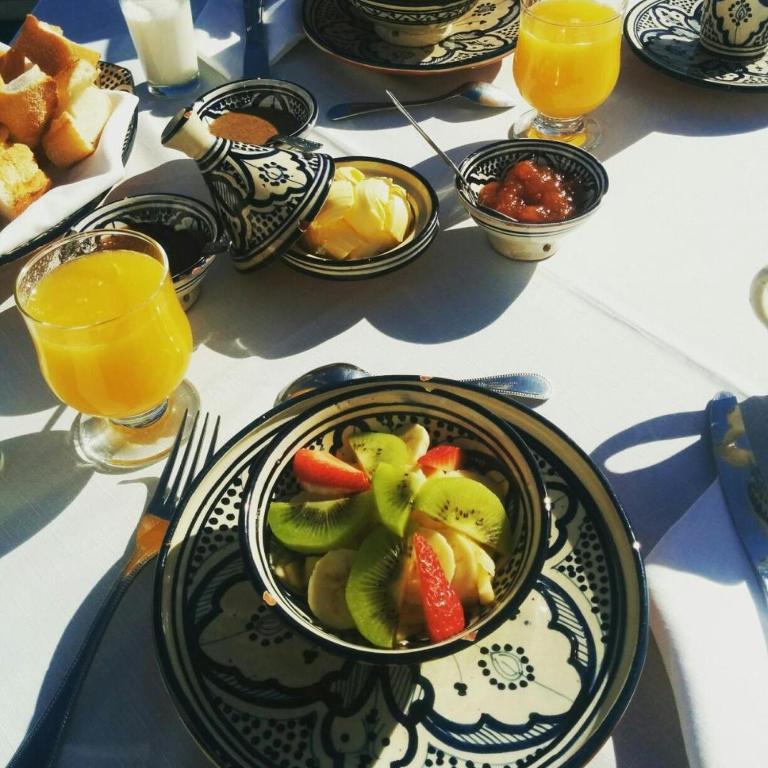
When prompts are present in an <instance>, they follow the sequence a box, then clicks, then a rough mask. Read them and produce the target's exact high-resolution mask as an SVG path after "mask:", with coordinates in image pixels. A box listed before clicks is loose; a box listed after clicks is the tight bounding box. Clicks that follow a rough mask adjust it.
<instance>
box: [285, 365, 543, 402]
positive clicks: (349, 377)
mask: <svg viewBox="0 0 768 768" xmlns="http://www.w3.org/2000/svg"><path fill="white" fill-rule="evenodd" d="M370 375H371V374H370V373H368V371H366V370H364V369H363V368H360V367H359V366H357V365H353V364H352V363H329V364H328V365H321V366H320V367H319V368H313V369H312V370H311V371H307V372H306V373H303V374H302V375H301V376H299V377H298V378H296V379H294V380H293V381H292V382H291V383H290V384H288V385H287V386H286V387H283V389H282V390H281V392H280V394H279V395H278V396H277V398H276V400H275V405H280V403H284V402H285V401H286V400H290V399H291V398H294V397H298V396H299V395H304V394H306V393H308V392H313V391H314V390H316V389H319V388H320V387H326V386H330V385H332V384H344V383H346V382H349V381H354V380H355V379H361V378H363V377H365V376H370ZM459 381H461V382H463V383H466V384H474V385H476V386H479V387H483V388H484V389H487V390H489V391H491V392H494V393H496V394H497V395H504V396H505V397H509V398H511V399H513V400H519V401H522V402H524V403H526V404H527V405H538V404H539V403H543V402H545V401H546V400H548V399H549V397H550V395H551V394H552V385H551V384H550V382H549V379H547V378H546V376H542V375H541V374H540V373H502V374H498V375H496V376H480V377H478V378H474V379H459Z"/></svg>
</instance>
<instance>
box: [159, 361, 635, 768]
mask: <svg viewBox="0 0 768 768" xmlns="http://www.w3.org/2000/svg"><path fill="white" fill-rule="evenodd" d="M423 380H424V377H419V376H408V375H388V376H370V377H365V378H361V379H357V380H355V381H354V382H350V383H347V384H344V385H341V386H339V385H328V386H324V387H319V388H318V389H316V390H314V391H313V392H308V393H306V394H304V395H300V396H298V397H296V398H293V399H292V400H290V401H287V402H285V403H281V404H280V405H278V406H275V407H273V408H271V409H270V410H268V411H266V412H265V413H263V414H262V415H261V416H259V417H257V418H256V419H254V420H253V421H252V422H251V423H250V424H248V425H247V426H245V427H243V428H242V429H241V430H240V431H239V432H238V433H237V434H235V435H234V436H233V437H232V438H230V439H229V440H228V441H227V442H226V443H225V444H224V445H223V446H222V447H221V448H220V449H219V450H217V451H216V453H215V454H214V456H213V457H212V459H211V461H210V463H209V465H208V467H212V466H214V465H215V464H216V463H217V462H218V461H219V460H220V459H221V457H223V456H224V455H225V454H226V453H227V452H228V451H229V450H231V449H232V448H233V447H234V446H235V445H237V443H239V442H240V441H242V440H244V439H245V438H246V437H247V436H248V435H249V434H250V433H252V432H254V431H255V430H258V429H259V428H260V426H261V425H262V424H264V423H265V422H266V421H267V420H269V419H271V418H273V417H275V416H277V415H279V414H280V413H281V412H282V411H285V410H287V409H288V408H290V407H292V406H294V405H300V404H301V403H302V402H305V401H308V400H310V399H312V398H314V397H317V396H325V395H328V394H330V393H332V392H333V391H335V390H338V391H339V392H346V393H348V394H352V393H354V392H356V391H357V390H358V389H360V388H361V387H362V388H364V387H365V386H366V385H371V384H374V383H384V382H393V383H403V382H406V381H407V382H414V381H423ZM429 380H430V381H433V382H435V383H437V384H444V385H448V386H452V387H460V388H461V389H462V390H466V391H467V393H468V394H469V395H471V394H472V393H473V392H475V393H477V394H479V395H482V396H483V397H487V398H491V399H493V400H497V401H499V403H500V404H502V405H504V406H505V407H506V408H513V409H516V410H519V411H521V412H522V413H523V414H524V415H525V416H526V418H530V419H532V420H533V421H535V422H538V424H539V425H540V426H541V427H542V428H544V429H545V430H547V431H549V432H551V433H552V434H553V435H554V436H555V437H556V438H558V439H559V440H562V441H563V442H564V443H565V444H566V445H567V446H569V447H570V448H571V450H573V451H574V453H575V454H576V455H577V457H579V458H580V459H581V460H582V461H583V462H584V464H585V465H586V467H587V468H588V469H589V471H591V473H592V475H593V477H594V479H595V480H596V481H597V483H598V485H600V486H601V488H602V490H603V492H604V493H605V494H606V496H607V497H608V499H609V501H610V505H611V507H612V509H613V511H614V512H615V515H616V521H617V522H618V524H619V527H620V528H622V529H623V530H624V531H625V534H626V542H625V544H626V546H627V548H628V549H627V551H628V552H629V553H630V555H631V558H632V565H633V572H634V577H635V579H634V580H633V581H632V585H630V584H629V582H627V588H629V587H630V586H636V587H637V589H638V594H637V598H638V601H639V621H638V628H637V630H638V631H637V641H636V643H635V644H634V649H633V652H632V657H631V660H630V662H629V664H628V670H627V673H626V677H625V678H624V681H623V683H622V685H621V689H620V691H619V693H618V694H616V695H615V696H614V697H613V700H612V703H611V704H610V705H609V709H608V713H607V714H606V715H605V716H604V717H603V719H602V721H601V722H600V724H599V725H598V726H597V728H596V729H595V730H594V732H593V733H592V734H591V735H590V736H589V737H588V738H587V740H586V741H585V742H584V744H582V745H581V747H579V748H578V749H577V750H576V751H575V752H574V753H573V755H571V756H570V757H569V758H566V760H565V761H564V762H563V763H562V764H561V765H560V768H583V766H584V765H585V764H586V763H587V761H588V760H589V759H591V758H592V757H593V756H594V755H595V754H596V753H597V752H598V750H599V749H600V748H601V746H602V745H603V744H604V743H605V742H606V740H607V739H608V737H609V736H610V734H611V732H612V730H613V729H614V727H615V726H616V724H617V722H618V721H619V719H620V718H621V716H622V715H623V713H624V711H625V710H626V708H627V706H628V705H629V702H630V700H631V699H632V696H633V695H634V692H635V690H636V688H637V685H638V682H639V678H640V674H641V672H642V668H643V664H644V662H645V656H646V653H647V648H648V640H649V625H648V608H649V607H648V586H647V581H646V577H645V568H644V566H643V562H642V559H641V557H640V553H639V544H638V542H637V538H636V537H635V534H634V531H633V529H632V526H631V524H630V522H629V519H628V517H627V515H626V513H625V512H624V509H623V507H622V505H621V503H620V502H619V500H618V498H617V497H616V494H615V493H614V491H613V489H612V488H611V486H610V484H609V482H608V481H607V479H606V478H605V475H604V474H603V472H602V471H601V470H600V469H599V467H598V466H597V465H596V464H595V463H594V462H593V461H592V459H591V458H590V457H589V455H588V454H587V453H586V452H585V451H584V450H583V449H581V448H580V447H579V446H578V445H577V444H576V443H575V442H574V441H573V439H572V438H570V437H569V436H568V435H567V434H565V433H564V432H563V431H562V430H561V429H560V428H558V427H557V426H555V425H554V424H553V423H552V422H550V421H548V420H547V419H545V418H544V417H543V416H541V415H539V414H538V413H536V412H535V411H533V410H531V409H529V408H527V407H526V406H524V405H521V404H520V403H517V402H513V401H510V400H509V399H508V398H505V397H504V396H502V395H497V394H495V393H493V392H490V391H488V390H484V389H483V388H481V387H478V386H476V385H473V384H467V383H464V382H458V381H455V380H451V379H445V378H440V377H429ZM273 438H274V435H273V436H272V438H269V439H270V440H271V439H273ZM568 469H569V470H570V471H573V470H571V469H570V466H568ZM203 481H204V473H202V472H201V473H200V474H199V475H198V477H197V478H196V479H195V481H194V482H193V483H192V485H191V487H190V488H189V489H188V491H187V493H186V494H185V495H184V497H183V498H182V499H180V501H179V505H178V507H177V513H176V515H175V516H174V518H173V519H172V521H171V523H170V525H169V527H168V531H167V532H166V535H165V539H164V541H163V544H162V546H161V548H160V551H159V553H158V562H157V568H156V569H155V578H154V585H153V611H152V613H153V619H154V620H153V628H154V640H155V651H156V653H157V655H158V661H159V664H160V669H161V672H162V678H163V682H164V684H165V686H166V689H167V690H168V692H169V694H170V695H171V697H172V699H173V700H174V702H175V704H176V706H177V710H178V712H179V714H180V716H181V719H182V722H183V723H184V724H185V726H186V727H187V729H188V731H189V733H190V735H191V736H192V738H193V739H194V740H195V742H196V743H197V744H198V746H199V747H200V748H201V749H202V751H203V752H204V753H205V754H206V755H207V756H208V757H209V759H211V760H212V761H213V762H215V763H217V764H218V765H223V764H224V763H223V762H221V760H222V759H224V760H226V759H227V758H226V756H223V755H222V753H221V751H220V749H219V748H218V743H217V737H216V735H215V734H211V732H210V730H209V724H208V723H206V722H205V721H203V720H202V719H201V718H200V717H199V715H198V714H197V712H196V711H193V710H192V709H191V707H190V705H188V704H187V699H188V694H187V693H186V692H185V691H184V690H182V689H181V687H180V684H179V681H178V680H177V676H176V674H175V668H174V665H173V662H172V661H171V659H170V657H169V653H168V649H167V648H166V637H165V635H164V633H163V617H164V613H163V605H162V600H163V591H164V590H163V587H164V577H165V575H164V570H165V568H166V566H167V563H168V558H169V555H170V544H171V541H172V539H173V536H174V534H175V532H176V528H177V527H178V525H179V522H180V520H181V517H182V515H181V512H182V511H183V509H184V507H185V506H186V504H187V503H188V501H189V498H190V497H191V496H192V494H194V493H195V491H196V490H197V488H198V486H199V485H200V484H201V483H202V482H203ZM590 499H591V500H593V498H592V497H591V496H590ZM201 509H202V507H201ZM199 512H200V509H199V510H198V512H197V513H196V514H199ZM611 543H613V542H612V541H611ZM614 548H615V546H614ZM616 555H617V557H616V561H617V562H619V561H620V556H619V554H618V550H616ZM179 567H180V561H179V562H177V563H176V568H177V570H178V568H179ZM617 567H619V569H620V570H621V573H622V576H629V575H630V572H628V571H625V570H624V569H623V568H621V567H620V566H617ZM625 634H626V633H625ZM625 644H626V643H625V642H623V638H619V640H617V648H618V649H619V651H620V650H621V648H620V647H621V646H623V645H625ZM614 655H617V654H614ZM618 655H619V658H617V659H615V660H613V661H612V662H611V664H610V670H608V671H607V673H608V674H610V673H611V672H612V673H613V674H614V675H615V674H616V666H617V664H620V663H621V662H622V659H623V657H622V656H621V655H620V654H618ZM608 693H609V691H608V689H606V690H604V691H602V692H601V694H600V700H599V701H598V704H599V703H600V701H604V700H605V698H606V696H608ZM595 710H597V706H596V707H595ZM591 717H594V716H591Z"/></svg>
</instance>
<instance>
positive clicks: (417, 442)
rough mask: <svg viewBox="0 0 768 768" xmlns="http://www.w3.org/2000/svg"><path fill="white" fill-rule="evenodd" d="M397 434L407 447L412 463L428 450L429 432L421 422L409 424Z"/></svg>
mask: <svg viewBox="0 0 768 768" xmlns="http://www.w3.org/2000/svg"><path fill="white" fill-rule="evenodd" d="M397 434H398V436H399V437H400V439H401V440H402V441H403V442H404V443H405V444H406V446H407V447H408V453H409V454H410V456H411V461H412V462H413V463H414V464H415V463H416V462H417V461H418V460H419V459H420V458H421V457H422V456H423V455H424V454H425V453H426V452H427V451H428V450H429V432H427V430H426V429H424V427H422V426H421V424H411V425H409V426H408V427H406V428H405V429H402V430H399V431H398V432H397Z"/></svg>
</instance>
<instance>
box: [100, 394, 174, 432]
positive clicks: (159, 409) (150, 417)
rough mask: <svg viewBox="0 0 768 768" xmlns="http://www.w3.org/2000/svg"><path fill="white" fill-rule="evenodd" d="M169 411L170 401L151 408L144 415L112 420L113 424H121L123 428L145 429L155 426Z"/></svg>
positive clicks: (164, 401)
mask: <svg viewBox="0 0 768 768" xmlns="http://www.w3.org/2000/svg"><path fill="white" fill-rule="evenodd" d="M167 410H168V399H167V398H166V399H165V400H163V402H162V403H160V405H158V406H155V407H154V408H150V409H149V410H148V411H144V413H139V414H137V415H136V416H130V417H128V418H127V419H110V421H111V422H112V423H113V424H119V425H120V426H121V427H129V428H131V429H143V428H144V427H148V426H150V424H154V423H155V422H156V421H158V419H160V418H162V416H163V415H164V414H165V412H166V411H167Z"/></svg>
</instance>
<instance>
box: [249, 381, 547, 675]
mask: <svg viewBox="0 0 768 768" xmlns="http://www.w3.org/2000/svg"><path fill="white" fill-rule="evenodd" d="M241 514H242V525H241V531H242V545H243V548H244V551H245V553H246V562H247V563H249V565H250V570H251V575H252V577H253V579H254V581H255V583H256V584H257V588H258V589H259V591H261V592H262V593H263V594H264V596H265V601H266V602H267V604H269V605H272V606H273V607H274V610H279V611H281V612H282V613H283V615H284V616H285V617H286V618H287V619H288V621H289V622H290V623H291V624H292V625H293V626H294V627H295V628H296V629H297V630H299V631H301V632H304V633H305V634H308V635H309V636H311V637H312V638H313V639H314V640H316V641H317V642H319V643H320V644H322V645H324V646H325V647H326V648H328V649H329V650H331V651H334V652H337V653H341V654H343V655H351V656H353V657H355V658H357V659H359V660H364V661H371V662H379V663H415V662H419V661H423V660H425V659H428V658H435V657H438V656H442V655H445V654H448V653H452V652H454V651H455V650H457V649H458V648H460V647H461V646H462V645H466V644H467V643H470V642H472V641H474V639H475V638H476V637H477V636H478V635H480V636H483V635H485V634H487V633H488V632H490V631H492V630H493V629H494V628H495V627H496V626H498V624H499V623H501V622H502V621H503V620H504V619H505V618H506V617H509V616H510V615H511V614H512V613H513V612H514V611H515V610H516V608H517V607H518V606H519V605H520V603H521V602H522V600H523V599H524V598H525V596H526V595H527V594H528V592H529V590H530V588H531V587H532V586H533V583H534V582H535V580H536V578H537V576H538V574H539V572H540V570H541V566H542V563H543V560H544V555H545V550H546V544H547V532H548V530H549V527H548V521H549V500H548V498H547V497H546V492H545V489H544V485H543V482H542V480H541V476H540V473H539V471H538V467H537V464H536V461H535V459H534V458H533V456H532V454H531V453H530V451H529V449H528V448H527V446H526V445H525V443H524V442H523V440H522V439H521V438H520V436H519V435H518V434H517V433H516V432H515V431H514V429H513V428H512V427H511V426H510V425H509V424H507V423H506V422H504V421H502V420H500V419H498V418H496V417H495V416H494V415H493V414H491V413H490V412H488V411H486V410H484V409H483V408H481V407H479V406H477V405H476V404H474V403H472V402H471V401H469V400H467V399H464V398H462V397H459V396H457V395H454V394H451V393H447V392H443V391H441V390H440V389H439V387H436V386H435V385H434V384H432V385H429V384H427V383H424V382H420V381H419V380H414V382H413V383H412V384H407V385H406V384H398V385H393V386H392V387H387V386H381V385H378V386H376V385H372V386H371V387H370V389H365V390H362V391H360V392H358V393H355V394H354V395H341V394H340V396H339V399H338V400H337V401H335V402H333V403H331V404H324V405H322V406H320V407H318V408H316V409H314V410H308V411H307V412H305V413H303V414H302V415H301V416H299V417H297V418H296V419H294V420H293V421H291V422H290V423H289V424H288V426H287V427H286V428H285V429H284V430H283V431H282V432H281V433H280V434H279V435H276V436H275V438H274V440H273V441H272V442H271V443H270V445H269V446H268V447H267V448H265V449H264V451H262V452H261V454H260V455H259V457H258V458H257V460H256V461H255V463H254V466H253V467H252V471H251V474H250V480H249V487H248V491H247V494H246V501H245V503H244V505H243V508H242V512H241Z"/></svg>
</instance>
